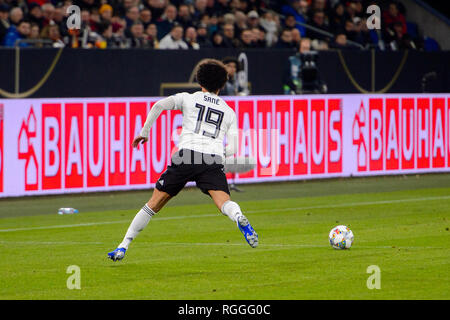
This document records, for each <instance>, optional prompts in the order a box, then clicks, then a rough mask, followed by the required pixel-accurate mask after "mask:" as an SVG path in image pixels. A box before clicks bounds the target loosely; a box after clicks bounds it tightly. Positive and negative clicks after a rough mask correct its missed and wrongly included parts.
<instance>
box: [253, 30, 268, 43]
mask: <svg viewBox="0 0 450 320" xmlns="http://www.w3.org/2000/svg"><path fill="white" fill-rule="evenodd" d="M251 30H252V33H253V42H254V46H255V48H265V47H267V42H266V32H265V30H264V29H263V28H262V27H254V28H252V29H251Z"/></svg>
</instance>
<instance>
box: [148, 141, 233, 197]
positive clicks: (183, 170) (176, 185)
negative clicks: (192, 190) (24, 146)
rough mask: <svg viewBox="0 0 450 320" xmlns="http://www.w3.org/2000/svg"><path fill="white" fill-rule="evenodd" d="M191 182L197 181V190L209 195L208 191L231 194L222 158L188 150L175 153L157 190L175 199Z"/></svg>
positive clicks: (159, 181) (160, 179)
mask: <svg viewBox="0 0 450 320" xmlns="http://www.w3.org/2000/svg"><path fill="white" fill-rule="evenodd" d="M189 181H195V184H196V185H197V188H199V189H200V190H201V191H202V192H203V193H205V194H207V195H209V193H208V190H220V191H224V192H226V193H228V194H230V190H229V189H228V182H227V178H226V176H225V173H224V171H223V164H222V157H220V156H218V155H211V154H203V153H200V152H196V151H193V150H188V149H182V150H179V151H178V152H176V153H174V155H173V156H172V163H171V164H170V165H169V166H168V167H167V170H166V171H165V172H164V173H163V174H162V175H161V177H160V178H159V180H158V182H157V183H156V189H158V190H159V191H163V192H166V193H168V194H169V195H171V196H172V197H174V196H176V195H177V194H178V193H179V192H180V191H181V189H183V188H184V186H185V185H186V183H187V182H189Z"/></svg>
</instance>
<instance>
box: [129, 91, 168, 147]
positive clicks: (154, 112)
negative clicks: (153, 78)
mask: <svg viewBox="0 0 450 320" xmlns="http://www.w3.org/2000/svg"><path fill="white" fill-rule="evenodd" d="M176 108H177V101H176V99H175V97H174V96H170V97H167V98H164V99H161V100H159V101H158V102H157V103H155V104H154V105H153V107H152V108H151V109H150V112H149V113H148V115H147V119H146V120H145V123H144V126H143V127H142V130H141V132H140V134H139V136H137V137H136V138H134V140H133V143H132V146H133V148H137V146H138V145H139V144H140V143H142V144H144V143H146V142H147V141H148V135H149V133H150V128H151V127H152V125H153V123H155V121H156V119H158V117H159V116H160V114H161V112H163V111H164V110H173V109H176Z"/></svg>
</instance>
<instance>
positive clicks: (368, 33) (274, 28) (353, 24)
mask: <svg viewBox="0 0 450 320" xmlns="http://www.w3.org/2000/svg"><path fill="white" fill-rule="evenodd" d="M371 4H377V5H379V6H380V7H381V12H382V17H381V19H382V28H381V30H379V32H376V31H374V30H369V29H368V28H367V24H366V21H367V17H368V16H369V15H368V14H367V13H366V9H367V7H368V6H369V5H371ZM71 5H77V6H78V7H79V8H80V9H81V11H80V18H81V28H80V29H76V30H69V29H68V28H67V20H68V18H69V16H70V12H69V13H68V11H67V10H68V8H69V7H70V6H71ZM305 37H306V38H310V39H311V40H312V49H315V50H328V48H333V47H339V48H346V49H361V48H378V49H380V50H402V49H418V50H437V49H438V48H439V44H438V43H432V44H431V43H430V41H431V40H430V39H425V37H424V36H423V35H421V33H420V26H417V25H416V24H415V23H414V22H412V21H408V15H407V12H406V9H405V7H404V6H403V5H402V3H401V2H396V1H385V0H383V1H369V0H345V1H341V0H285V1H269V0H184V1H183V0H173V1H169V0H73V1H71V0H24V1H20V0H0V45H1V46H4V47H13V46H16V45H19V46H21V47H39V46H40V47H51V46H53V47H62V46H64V47H72V48H99V49H104V48H145V49H193V50H197V49H202V48H211V47H214V48H241V49H243V48H245V49H249V48H289V49H292V50H296V49H298V47H299V45H300V40H301V38H305ZM39 40H45V41H39ZM336 40H338V42H339V44H338V43H337V42H336ZM430 48H431V49H430Z"/></svg>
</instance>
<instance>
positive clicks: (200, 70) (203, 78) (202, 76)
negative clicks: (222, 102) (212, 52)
mask: <svg viewBox="0 0 450 320" xmlns="http://www.w3.org/2000/svg"><path fill="white" fill-rule="evenodd" d="M196 78H197V82H198V84H199V85H200V86H202V87H203V88H205V89H206V90H208V91H209V92H212V93H216V92H217V91H219V90H221V89H222V88H223V87H224V86H225V83H226V82H227V80H228V71H227V69H226V67H225V65H224V64H223V63H222V62H220V61H219V60H215V59H207V60H205V61H203V62H202V63H200V64H199V66H198V67H197V74H196Z"/></svg>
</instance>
